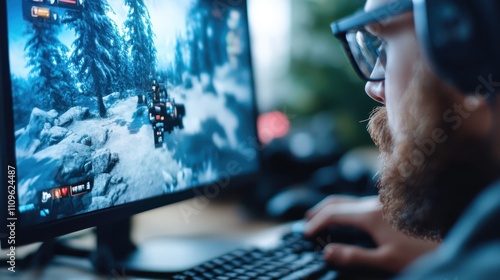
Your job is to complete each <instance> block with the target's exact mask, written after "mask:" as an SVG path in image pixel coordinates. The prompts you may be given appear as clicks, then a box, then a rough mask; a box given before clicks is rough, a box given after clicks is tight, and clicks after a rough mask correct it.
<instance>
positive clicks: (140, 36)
mask: <svg viewBox="0 0 500 280" xmlns="http://www.w3.org/2000/svg"><path fill="white" fill-rule="evenodd" d="M125 5H127V6H129V7H130V9H129V12H128V17H127V20H126V21H125V23H124V25H125V36H126V38H127V43H128V48H129V49H128V52H129V54H130V56H131V57H132V62H133V64H132V65H133V66H132V68H133V71H132V77H131V79H132V81H133V83H134V86H135V87H136V88H138V89H147V88H148V87H149V85H150V83H151V79H152V78H153V77H154V76H155V72H156V62H157V56H156V55H157V50H156V47H155V45H154V41H153V40H154V36H155V35H154V33H153V28H152V25H151V19H150V16H149V11H148V9H147V7H146V5H145V4H144V0H125Z"/></svg>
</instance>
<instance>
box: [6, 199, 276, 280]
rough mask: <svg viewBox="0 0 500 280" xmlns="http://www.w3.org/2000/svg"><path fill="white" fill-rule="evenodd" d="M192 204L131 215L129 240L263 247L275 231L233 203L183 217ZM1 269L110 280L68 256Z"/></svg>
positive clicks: (84, 239) (90, 241)
mask: <svg viewBox="0 0 500 280" xmlns="http://www.w3.org/2000/svg"><path fill="white" fill-rule="evenodd" d="M192 203H193V201H192V200H187V201H183V202H181V203H177V204H172V205H168V206H165V207H161V208H157V209H154V210H151V211H147V212H144V213H141V214H138V215H136V216H134V218H133V231H132V239H133V240H134V242H135V243H136V244H139V245H140V244H144V243H145V242H147V241H150V240H152V239H155V238H176V237H182V238H186V237H192V238H194V239H196V238H198V237H200V236H217V237H219V238H221V239H228V240H237V239H239V240H245V241H248V242H253V243H258V242H257V241H259V242H261V243H262V244H263V245H265V244H264V243H265V242H271V243H272V242H273V240H268V241H266V240H264V239H262V238H260V236H270V235H269V234H268V231H271V230H272V231H276V230H277V228H276V227H273V226H274V225H276V223H273V222H269V221H258V220H254V219H251V218H249V217H248V216H247V215H246V214H245V211H244V210H243V209H242V208H241V207H240V206H239V204H238V203H237V201H235V200H224V201H219V200H211V201H209V204H208V205H207V207H206V208H205V209H204V210H203V211H194V212H192V213H191V215H186V214H183V211H184V210H186V209H189V208H188V207H191V206H192ZM71 237H77V238H75V240H74V241H72V242H74V244H75V245H76V246H79V247H84V248H93V247H94V246H95V245H94V242H95V238H94V236H93V235H92V234H91V231H90V230H85V231H82V232H78V233H74V234H72V235H71ZM250 237H251V238H250ZM37 246H39V244H38V245H29V246H27V247H24V248H18V249H19V253H18V256H22V255H26V253H28V252H30V251H33V250H35V249H36V248H37ZM1 254H2V255H1V256H2V257H3V256H5V255H6V254H7V252H6V251H4V250H2V252H1ZM1 269H2V271H1V272H0V279H16V280H17V279H26V280H32V279H42V280H43V279H47V280H59V279H61V280H62V279H81V280H87V279H110V277H109V276H99V275H96V274H95V273H94V272H93V269H92V265H91V263H90V261H88V260H82V259H76V258H71V257H56V258H54V260H52V261H51V262H50V263H49V265H47V266H46V267H43V268H41V269H30V270H28V271H22V270H16V272H15V273H12V272H9V271H7V268H6V267H2V268H1ZM111 279H130V278H123V277H120V276H119V275H118V273H116V275H112V276H111ZM132 279H136V278H132Z"/></svg>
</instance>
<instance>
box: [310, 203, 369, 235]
mask: <svg viewBox="0 0 500 280" xmlns="http://www.w3.org/2000/svg"><path fill="white" fill-rule="evenodd" d="M365 216H366V214H365V213H356V212H354V211H352V210H351V208H350V207H349V205H329V206H327V207H325V208H323V209H322V210H321V211H320V212H319V213H317V214H316V215H314V217H312V219H311V220H309V221H308V222H307V223H306V226H305V229H304V234H305V235H306V236H314V235H316V234H318V233H319V232H321V231H322V230H324V229H325V228H328V227H329V226H331V225H335V224H338V225H345V226H354V227H358V228H361V229H363V230H367V225H366V224H365V223H366V222H365V221H366V219H365Z"/></svg>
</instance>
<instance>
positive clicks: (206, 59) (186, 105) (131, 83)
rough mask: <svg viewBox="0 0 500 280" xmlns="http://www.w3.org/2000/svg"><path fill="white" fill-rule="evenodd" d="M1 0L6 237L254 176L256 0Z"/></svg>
mask: <svg viewBox="0 0 500 280" xmlns="http://www.w3.org/2000/svg"><path fill="white" fill-rule="evenodd" d="M1 5H2V7H0V67H1V68H0V88H1V95H0V101H1V107H2V108H1V110H0V130H1V131H2V133H0V144H1V145H0V149H1V151H0V155H1V170H2V171H1V175H0V178H1V181H2V190H1V205H2V206H1V207H2V210H1V211H0V213H1V215H2V216H1V220H2V221H4V222H5V221H7V223H8V224H12V225H14V226H12V227H5V226H2V227H0V228H1V234H2V235H1V246H2V248H9V247H10V246H18V245H21V244H27V243H31V242H36V241H44V240H49V239H51V238H53V237H55V236H58V235H62V234H66V233H70V232H73V231H76V230H80V229H83V228H87V227H92V226H96V225H102V224H104V223H112V222H114V221H119V220H121V219H125V218H128V217H130V216H131V215H133V214H136V213H139V212H142V211H146V210H149V209H152V208H155V207H159V206H163V205H167V204H170V203H174V202H177V201H180V200H184V199H188V198H192V197H194V196H196V195H205V196H208V197H214V196H215V195H217V194H218V193H220V192H221V191H223V190H224V189H226V188H227V187H229V186H231V185H238V184H240V183H242V182H248V181H247V180H249V179H250V178H255V174H256V173H257V172H258V171H259V167H260V166H259V160H258V149H259V148H258V147H259V146H258V140H257V137H256V135H257V134H256V104H255V99H254V87H253V78H252V66H251V65H252V63H251V57H250V45H249V32H248V21H247V7H246V1H243V0H238V1H234V0H224V1H223V0H190V1H185V0H161V1H157V0H125V1H124V0H7V1H2V3H1Z"/></svg>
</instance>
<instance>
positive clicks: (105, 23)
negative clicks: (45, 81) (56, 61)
mask: <svg viewBox="0 0 500 280" xmlns="http://www.w3.org/2000/svg"><path fill="white" fill-rule="evenodd" d="M108 13H112V10H111V7H110V6H109V5H108V2H107V1H106V0H92V1H85V2H84V5H83V8H82V10H81V11H78V12H73V13H71V14H69V15H68V18H67V19H65V22H66V23H68V25H69V26H70V27H71V28H72V29H73V30H74V31H75V37H76V39H75V41H74V42H73V47H74V51H73V53H72V56H71V60H72V62H73V63H74V65H75V68H76V69H77V72H78V73H77V74H78V78H79V79H80V82H81V83H82V84H83V86H84V90H85V91H86V92H87V93H88V94H89V95H93V96H95V97H96V98H97V108H98V110H99V115H100V116H101V117H105V116H106V106H105V105H104V101H103V97H104V96H105V95H107V94H109V92H106V90H109V89H110V86H111V85H112V84H113V81H114V80H115V79H117V78H119V77H118V76H117V72H118V69H119V68H120V65H119V61H120V60H116V58H115V57H114V54H115V53H116V52H113V50H114V49H115V48H117V47H119V46H118V45H119V42H120V40H119V36H120V34H119V32H118V28H117V26H116V24H115V23H114V22H113V21H111V20H110V18H109V17H108Z"/></svg>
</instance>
